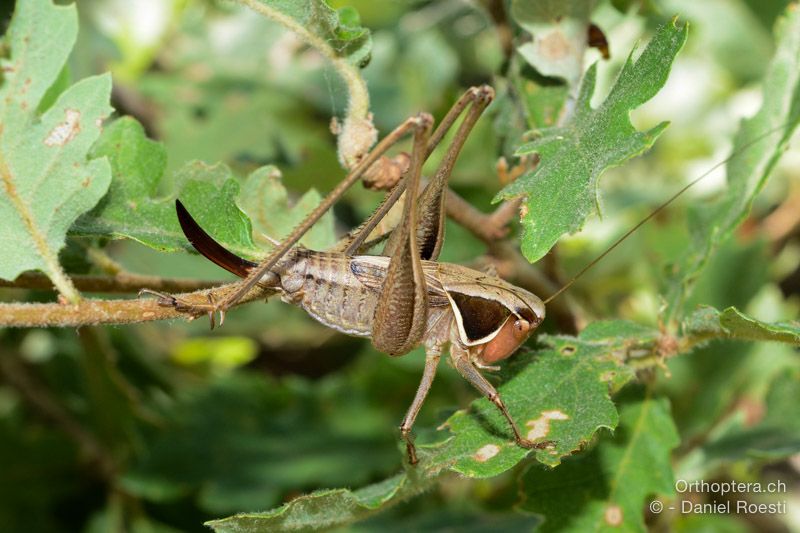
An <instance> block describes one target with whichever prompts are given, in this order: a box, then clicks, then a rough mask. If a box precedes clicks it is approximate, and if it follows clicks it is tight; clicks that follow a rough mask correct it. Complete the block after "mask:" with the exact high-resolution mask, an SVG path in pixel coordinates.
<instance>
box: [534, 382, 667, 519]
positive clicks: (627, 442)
mask: <svg viewBox="0 0 800 533" xmlns="http://www.w3.org/2000/svg"><path fill="white" fill-rule="evenodd" d="M624 396H625V397H624V398H621V401H620V403H619V425H618V426H617V429H616V430H615V431H614V435H613V436H611V435H604V436H603V437H602V438H601V440H600V442H599V443H598V445H597V447H596V448H594V449H593V450H592V451H591V452H590V453H588V454H586V455H583V456H581V457H576V458H571V459H570V460H567V461H564V463H563V464H562V465H561V466H560V467H559V468H556V469H553V470H549V469H543V468H541V467H538V466H537V465H533V466H531V467H530V468H529V469H528V471H527V472H526V473H525V474H524V475H523V476H522V478H521V480H520V492H521V494H522V498H523V501H522V502H521V504H520V505H519V507H520V508H521V509H523V510H525V511H529V512H533V513H536V514H539V515H542V516H544V518H545V522H544V524H542V526H541V531H642V532H644V531H646V528H645V524H644V517H643V506H644V504H645V502H646V501H647V499H648V498H652V497H653V496H654V495H670V494H672V493H673V491H674V488H673V472H672V465H671V463H670V452H671V450H672V449H673V448H675V447H676V446H677V445H678V444H679V442H680V439H679V437H678V432H677V430H676V428H675V424H674V423H673V421H672V416H671V415H670V409H669V402H668V401H667V400H666V399H665V398H652V397H651V396H650V395H649V394H640V393H639V392H636V393H635V394H632V393H626V394H625V395H624Z"/></svg>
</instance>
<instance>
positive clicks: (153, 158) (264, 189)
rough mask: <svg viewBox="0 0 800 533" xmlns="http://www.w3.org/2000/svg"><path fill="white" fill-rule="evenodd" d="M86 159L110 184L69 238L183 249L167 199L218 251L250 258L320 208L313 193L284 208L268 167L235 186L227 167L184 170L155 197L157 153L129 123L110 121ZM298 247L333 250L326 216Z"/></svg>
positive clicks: (193, 165) (161, 155) (159, 177)
mask: <svg viewBox="0 0 800 533" xmlns="http://www.w3.org/2000/svg"><path fill="white" fill-rule="evenodd" d="M93 154H94V155H97V156H105V157H107V158H108V160H109V161H110V162H111V168H112V174H113V180H112V182H111V187H110V188H109V191H108V194H107V195H106V196H105V198H103V200H102V201H101V202H100V203H99V204H98V205H97V207H96V208H95V209H93V210H92V211H91V212H89V213H87V214H86V215H85V216H83V217H81V218H80V219H79V220H78V221H77V222H76V223H75V224H74V226H73V227H72V230H71V233H72V234H73V235H77V236H99V237H112V238H129V239H134V240H136V241H139V242H141V243H142V244H145V245H147V246H150V247H152V248H155V249H158V250H164V251H174V250H180V249H188V250H191V247H190V245H189V243H188V241H187V240H186V237H185V236H184V235H183V232H182V231H181V228H180V225H179V224H178V219H177V216H176V214H175V198H180V200H181V202H183V204H184V205H185V206H186V208H187V209H188V210H189V212H190V213H191V214H192V216H193V217H194V218H195V219H196V220H197V221H198V223H199V224H200V226H201V227H203V228H204V229H205V230H206V231H208V233H209V234H210V235H211V236H213V237H214V238H215V239H216V240H217V241H219V242H220V243H221V244H222V245H224V246H225V247H226V248H228V249H230V250H232V251H234V252H235V253H237V254H240V255H243V256H246V257H253V258H257V257H258V256H260V255H261V254H262V253H263V251H264V249H265V247H268V245H269V241H268V240H267V239H266V238H265V237H264V235H267V236H269V237H274V238H280V237H283V236H285V235H286V234H288V233H289V232H290V231H291V230H292V228H294V226H295V225H296V224H297V223H298V222H299V221H300V220H302V219H303V218H304V217H305V216H306V214H308V213H309V212H310V211H311V210H312V209H313V208H314V207H316V205H317V204H318V203H319V202H320V196H319V193H317V192H316V191H314V190H310V191H308V192H307V193H306V194H305V195H303V197H301V198H300V200H298V202H297V203H296V204H292V205H290V204H289V200H288V195H287V192H286V189H284V187H283V185H282V184H281V182H280V180H279V179H278V175H277V174H276V172H277V171H276V169H275V167H272V166H267V167H263V168H261V169H257V170H255V171H254V172H253V173H252V174H251V175H250V176H248V178H247V179H246V180H245V182H244V184H243V185H240V184H239V180H238V179H236V178H235V177H234V176H233V174H232V173H231V171H230V169H229V168H228V167H227V166H225V165H223V164H216V165H208V164H206V163H203V162H200V161H194V162H190V163H187V164H186V165H184V166H183V168H182V169H180V170H179V171H177V172H176V173H175V174H174V175H173V176H172V177H171V182H172V183H173V186H172V191H171V192H169V193H167V194H160V193H159V191H160V189H161V188H162V187H163V183H162V182H163V181H164V180H165V179H166V176H165V169H166V160H167V156H166V151H165V148H164V146H163V145H162V144H161V143H158V142H155V141H153V140H150V139H148V138H147V136H146V135H145V132H144V128H142V126H141V124H139V123H138V122H137V121H136V120H135V119H133V118H130V117H123V118H121V119H119V120H117V121H115V122H113V123H112V124H111V125H110V126H109V127H108V128H107V129H106V131H105V132H104V133H103V136H102V137H101V138H100V140H99V141H98V142H97V144H96V145H95V147H94V150H93ZM240 206H241V208H240ZM248 215H249V216H248ZM251 218H252V219H253V220H254V225H255V231H253V229H252V228H251V222H250V220H251ZM253 233H255V238H256V240H257V241H258V245H257V244H256V243H255V242H254V241H253V236H252V234H253ZM302 242H303V243H304V244H306V245H308V246H309V247H313V248H315V249H321V248H325V247H327V246H329V245H330V244H331V243H333V242H334V231H333V215H331V214H326V215H325V216H324V217H323V218H322V220H320V222H319V223H317V224H316V225H315V226H314V228H312V230H311V231H310V232H309V233H308V234H307V235H306V237H305V238H304V240H303V241H302Z"/></svg>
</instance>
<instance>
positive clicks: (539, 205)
mask: <svg viewBox="0 0 800 533" xmlns="http://www.w3.org/2000/svg"><path fill="white" fill-rule="evenodd" d="M687 31H688V29H687V25H686V24H684V25H683V26H679V25H678V23H677V21H673V22H671V23H667V24H665V25H664V26H662V27H660V28H659V29H658V31H657V32H656V34H655V36H654V37H653V39H652V40H651V41H650V43H649V44H648V45H647V47H646V48H645V49H644V51H643V52H642V53H641V54H640V55H639V57H638V58H636V59H635V60H634V58H633V54H631V56H629V57H628V60H627V62H626V63H625V66H624V67H623V69H622V72H621V73H620V75H619V77H618V78H617V81H616V83H615V84H614V86H613V87H612V88H611V92H610V93H609V95H608V97H607V98H606V99H605V101H604V102H603V103H602V104H601V105H600V106H599V107H598V108H597V109H593V108H592V107H591V102H590V101H591V98H592V95H593V94H594V87H595V79H596V76H597V66H596V65H593V66H592V67H590V68H589V70H588V71H587V72H586V74H585V76H584V79H583V83H582V85H581V88H580V94H579V96H578V100H577V102H576V103H575V111H574V114H573V115H572V117H571V118H570V120H569V121H568V122H567V123H566V124H565V125H564V126H561V127H554V128H548V129H544V130H542V131H541V137H540V138H538V139H537V140H535V141H533V142H531V143H528V144H525V145H523V146H521V147H520V148H519V150H518V151H517V154H518V155H525V154H532V153H538V154H539V156H540V158H541V161H540V163H539V165H538V166H537V167H536V168H535V169H534V170H533V171H531V172H529V173H527V174H525V175H523V176H521V177H520V178H518V179H517V180H516V181H515V182H513V183H511V184H510V185H508V186H507V187H505V188H504V189H503V190H502V191H500V193H499V194H498V195H497V197H496V198H495V201H499V200H501V199H509V198H515V197H518V196H525V197H526V200H525V203H524V205H523V208H522V211H523V215H522V226H523V234H522V252H523V253H524V254H525V257H526V258H527V259H528V260H529V261H531V262H533V261H536V260H538V259H539V258H541V257H542V256H543V255H544V254H546V253H547V252H548V250H550V248H551V247H552V246H553V244H555V242H556V241H557V240H558V238H559V237H561V235H563V234H564V233H568V232H574V231H576V230H578V229H580V227H581V225H582V224H583V221H584V220H585V219H586V217H587V216H588V215H589V213H590V212H591V211H592V210H594V209H596V206H597V204H598V199H597V180H598V177H599V176H600V174H601V173H602V172H603V171H604V170H605V169H607V168H609V167H611V166H615V165H619V164H621V163H623V162H624V161H625V160H627V159H630V158H631V157H633V156H636V155H640V154H641V153H643V152H644V151H646V150H647V149H648V148H650V146H652V144H653V142H655V140H656V138H657V137H658V135H659V134H660V133H661V132H662V131H663V130H664V128H665V127H666V126H667V124H666V123H661V124H659V125H658V126H656V127H654V128H652V129H650V130H648V131H645V132H640V131H638V130H636V129H635V128H634V127H633V125H632V124H631V122H630V118H629V113H630V111H631V110H633V109H635V108H637V107H638V106H640V105H642V104H643V103H645V102H647V101H648V100H650V99H651V98H652V97H653V96H655V94H656V93H657V92H658V91H659V89H661V87H662V86H663V85H664V83H665V82H666V80H667V76H668V75H669V71H670V66H671V64H672V62H673V60H674V59H675V56H676V55H677V53H678V51H679V50H680V49H681V47H682V46H683V43H684V42H685V41H686V35H687Z"/></svg>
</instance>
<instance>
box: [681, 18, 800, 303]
mask: <svg viewBox="0 0 800 533" xmlns="http://www.w3.org/2000/svg"><path fill="white" fill-rule="evenodd" d="M776 28H777V30H776V32H777V43H778V44H777V49H776V51H775V55H774V57H773V59H772V62H771V64H770V66H769V69H768V71H767V73H766V75H765V76H764V79H763V81H762V87H763V89H762V93H763V103H762V105H761V108H760V109H759V111H758V113H756V115H755V116H753V117H752V118H750V119H747V120H745V121H743V122H742V126H741V128H740V129H739V132H738V133H737V135H736V138H735V139H734V144H733V154H735V155H734V156H733V157H732V158H731V160H730V161H729V162H728V164H727V166H726V171H727V185H728V187H727V189H726V190H725V193H724V195H723V196H722V197H720V198H719V200H718V201H717V202H714V203H711V204H709V203H708V202H704V203H703V205H702V207H699V206H698V207H697V208H695V209H694V210H693V211H692V212H691V216H690V217H689V227H690V232H691V234H692V237H693V239H692V244H691V246H690V250H689V251H688V253H687V254H686V256H685V257H684V258H683V260H682V261H681V262H680V264H679V267H678V269H677V272H678V274H677V275H676V276H675V277H674V279H673V280H672V282H671V285H672V286H671V289H670V294H669V296H668V302H669V304H670V305H671V307H672V312H673V313H676V312H678V306H679V304H680V303H681V301H682V300H683V298H684V297H685V295H686V293H687V292H688V291H689V290H690V288H691V286H692V285H693V283H694V280H695V279H696V278H697V276H698V275H699V273H700V272H701V271H702V270H703V269H704V268H705V266H706V264H707V263H708V260H709V257H710V256H711V255H712V254H713V253H714V252H715V251H716V249H717V248H718V247H719V245H720V243H721V242H723V241H724V240H725V239H728V238H729V237H730V236H731V234H732V233H733V231H734V230H735V229H736V227H738V226H739V224H741V223H742V221H743V220H744V219H745V218H746V217H747V215H748V213H749V212H750V208H751V206H752V204H753V200H754V199H755V197H756V195H757V194H758V193H759V192H760V191H761V189H762V188H763V187H764V184H765V183H766V181H767V179H768V178H769V175H770V173H771V172H772V169H773V168H774V167H775V164H776V163H777V162H778V160H779V159H780V157H781V155H782V154H783V152H784V151H785V150H786V148H787V146H788V142H789V139H790V138H791V136H792V134H793V133H794V131H795V130H796V129H797V126H798V124H800V10H799V9H797V6H796V5H791V6H789V9H787V10H786V13H785V15H784V16H783V18H782V19H780V20H779V22H778V24H777V26H776Z"/></svg>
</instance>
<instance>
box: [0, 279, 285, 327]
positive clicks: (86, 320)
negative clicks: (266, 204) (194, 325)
mask: <svg viewBox="0 0 800 533" xmlns="http://www.w3.org/2000/svg"><path fill="white" fill-rule="evenodd" d="M237 287H238V284H236V283H228V284H226V285H222V286H220V287H216V288H214V289H210V290H200V291H195V292H191V293H186V294H179V295H177V296H176V297H177V298H179V299H180V300H181V302H184V303H186V304H190V305H191V304H197V305H202V304H208V302H209V301H219V300H223V299H224V298H225V297H226V296H227V295H229V294H230V293H231V292H233V291H234V290H236V288H237ZM273 294H275V291H274V290H272V289H266V288H262V287H258V286H256V287H253V288H252V289H250V291H249V292H247V293H246V294H245V295H244V296H243V297H242V299H241V300H239V301H238V302H237V303H236V305H241V304H243V303H246V302H251V301H253V300H259V299H262V298H268V297H269V296H272V295H273ZM174 318H184V319H185V318H187V314H186V313H185V312H183V311H179V310H177V309H175V308H174V307H172V306H165V305H160V304H159V302H158V301H157V300H156V299H152V298H139V299H130V300H94V299H91V300H82V301H80V302H78V303H77V304H61V303H43V304H40V303H8V304H0V327H17V328H20V327H78V326H87V325H97V324H134V323H138V322H153V321H155V320H169V319H174Z"/></svg>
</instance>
